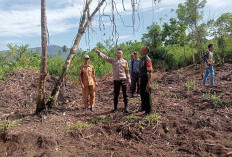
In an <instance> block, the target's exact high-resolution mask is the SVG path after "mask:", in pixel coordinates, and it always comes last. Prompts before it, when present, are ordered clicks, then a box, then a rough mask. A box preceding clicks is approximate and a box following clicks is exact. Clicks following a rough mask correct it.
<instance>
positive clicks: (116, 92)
mask: <svg viewBox="0 0 232 157" xmlns="http://www.w3.org/2000/svg"><path fill="white" fill-rule="evenodd" d="M121 87H122V93H123V99H124V104H125V107H127V104H128V95H127V93H126V92H127V80H120V81H116V80H114V109H117V107H118V96H119V93H120V88H121Z"/></svg>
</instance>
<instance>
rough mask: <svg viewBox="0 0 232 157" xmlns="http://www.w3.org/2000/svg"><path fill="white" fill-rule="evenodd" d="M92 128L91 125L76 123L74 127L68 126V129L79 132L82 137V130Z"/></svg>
mask: <svg viewBox="0 0 232 157" xmlns="http://www.w3.org/2000/svg"><path fill="white" fill-rule="evenodd" d="M90 126H91V125H89V124H86V123H84V122H77V123H75V124H73V125H68V126H67V129H68V130H77V131H78V132H79V134H80V135H82V130H83V129H86V128H88V127H90Z"/></svg>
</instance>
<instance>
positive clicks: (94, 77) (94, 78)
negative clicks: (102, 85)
mask: <svg viewBox="0 0 232 157" xmlns="http://www.w3.org/2000/svg"><path fill="white" fill-rule="evenodd" d="M92 71H93V73H92V74H93V80H94V82H95V85H97V80H96V76H95V70H94V67H93V70H92Z"/></svg>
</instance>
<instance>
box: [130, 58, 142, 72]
mask: <svg viewBox="0 0 232 157" xmlns="http://www.w3.org/2000/svg"><path fill="white" fill-rule="evenodd" d="M132 63H133V70H132V72H133V73H139V69H140V60H139V59H138V60H133V62H132ZM131 67H132V65H131Z"/></svg>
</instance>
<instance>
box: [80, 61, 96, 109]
mask: <svg viewBox="0 0 232 157" xmlns="http://www.w3.org/2000/svg"><path fill="white" fill-rule="evenodd" d="M94 75H95V71H94V67H93V66H92V65H82V66H81V67H80V69H79V76H80V77H81V80H82V83H83V85H84V88H83V89H82V95H83V103H84V106H85V107H86V108H87V107H89V106H90V107H91V108H93V107H94V106H95V81H94V78H93V76H94ZM89 95H90V104H89Z"/></svg>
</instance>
